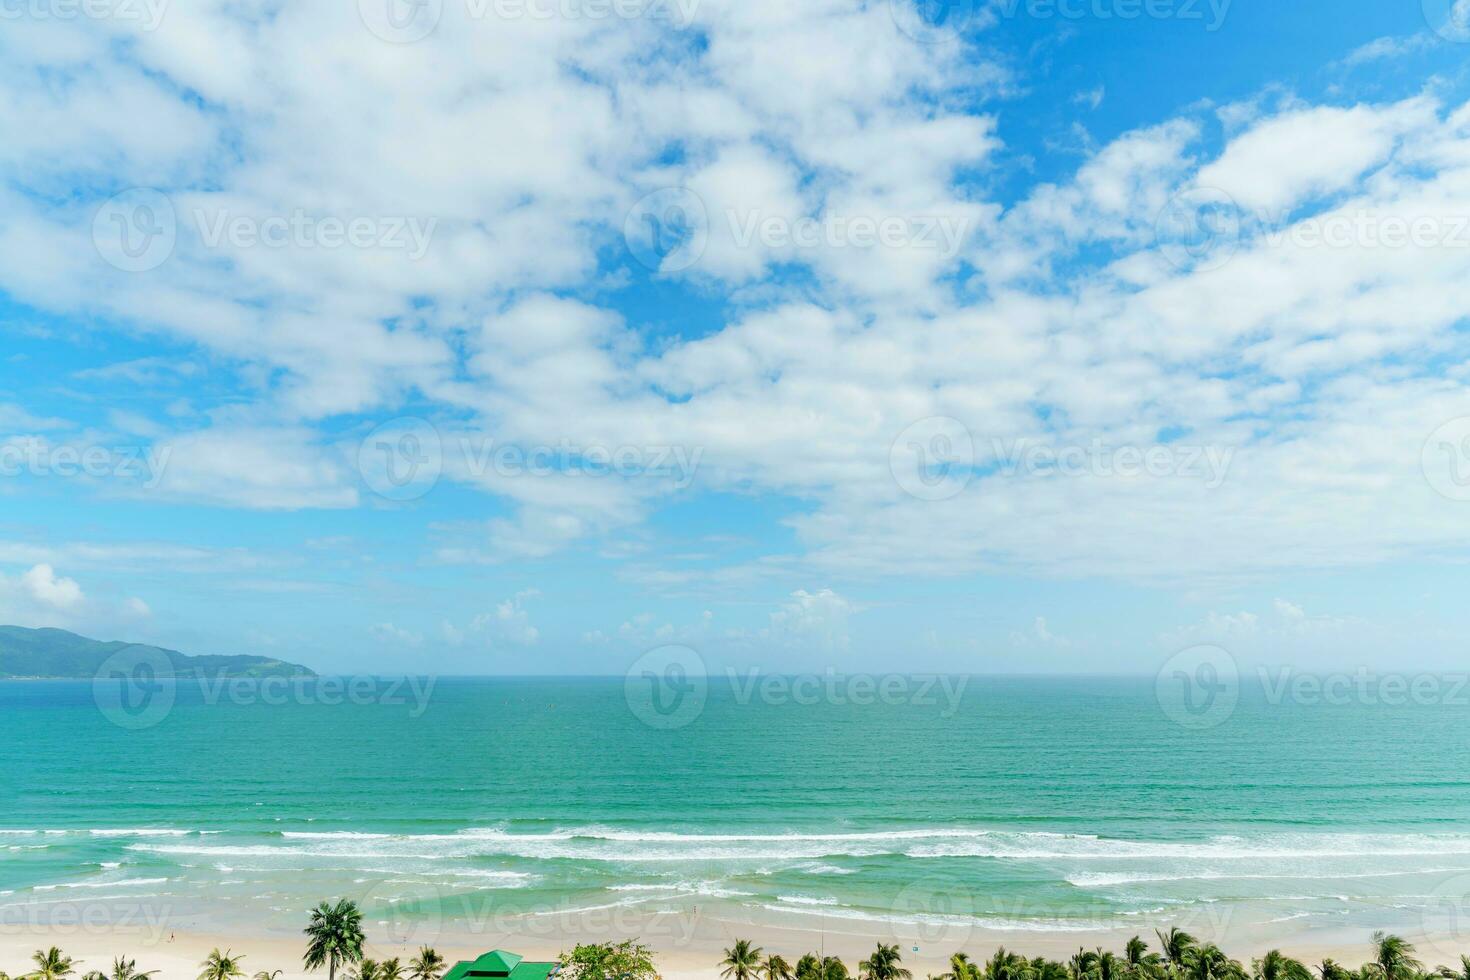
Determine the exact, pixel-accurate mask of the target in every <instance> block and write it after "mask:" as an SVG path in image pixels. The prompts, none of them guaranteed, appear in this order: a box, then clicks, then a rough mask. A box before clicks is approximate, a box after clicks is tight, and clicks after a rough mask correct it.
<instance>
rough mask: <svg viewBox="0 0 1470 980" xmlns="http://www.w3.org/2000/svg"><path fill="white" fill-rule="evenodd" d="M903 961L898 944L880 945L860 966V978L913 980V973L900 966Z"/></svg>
mask: <svg viewBox="0 0 1470 980" xmlns="http://www.w3.org/2000/svg"><path fill="white" fill-rule="evenodd" d="M902 959H903V957H902V956H901V955H899V952H898V944H897V943H891V944H887V945H885V944H884V943H878V945H877V947H876V948H875V949H874V950H873V953H872V955H871V956H869V957H868V958H867V959H865V960H863V961H862V962H861V963H859V964H858V976H860V977H861V978H862V980H911V978H912V977H913V975H914V974H913V972H912V971H910V970H906V969H904V968H903V967H901V966H899V965H898V964H899V962H900V961H901V960H902Z"/></svg>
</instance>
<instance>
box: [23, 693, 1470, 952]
mask: <svg viewBox="0 0 1470 980" xmlns="http://www.w3.org/2000/svg"><path fill="white" fill-rule="evenodd" d="M931 680H932V679H931ZM945 680H946V681H947V682H948V681H952V680H955V679H945ZM959 680H960V681H962V683H961V684H959V685H958V686H959V687H960V688H961V689H960V691H959V692H958V695H959V696H958V697H954V696H953V695H954V694H955V693H956V692H955V691H954V690H953V689H952V688H951V689H950V690H949V692H948V696H946V695H945V694H942V693H940V692H939V690H938V689H937V688H936V689H935V690H934V691H933V692H932V693H933V696H932V697H922V698H921V697H919V696H917V694H918V684H917V683H915V684H913V685H912V686H908V687H906V688H905V692H906V693H904V695H903V696H899V697H884V696H872V694H871V692H870V691H868V692H864V691H857V692H856V696H855V692H854V690H852V689H849V688H843V687H842V686H841V685H838V686H837V688H836V689H835V690H836V693H835V694H834V693H832V691H831V690H828V691H825V692H824V693H822V694H821V695H820V696H816V697H803V696H800V695H799V693H793V691H799V690H800V689H799V688H797V689H791V688H787V689H786V693H784V694H781V693H779V691H777V692H776V693H773V690H775V689H771V690H767V691H766V692H765V693H764V694H755V695H754V696H752V689H750V688H748V687H744V686H742V685H741V684H739V683H731V682H729V681H727V680H725V679H719V680H714V681H712V682H711V683H710V685H709V688H708V690H707V692H702V697H703V701H702V706H701V708H700V710H699V711H698V712H697V714H695V715H693V716H692V717H680V718H679V719H678V724H679V725H680V727H676V728H669V727H660V726H661V725H662V722H661V721H660V720H659V719H660V718H664V717H668V716H663V715H653V716H651V715H649V713H648V710H647V708H648V706H647V705H645V704H641V703H633V701H630V698H629V696H628V691H627V689H626V688H625V684H624V681H623V679H621V678H618V679H600V678H599V679H593V678H588V679H546V678H538V679H454V678H441V679H437V680H436V681H435V682H434V683H433V686H432V689H429V690H424V689H423V688H422V687H419V688H411V687H409V685H406V684H404V683H402V682H388V681H381V682H377V683H369V684H368V685H367V686H364V687H361V688H360V689H359V690H358V692H357V694H355V695H353V694H350V693H349V694H347V695H343V694H342V689H341V688H336V689H334V690H335V691H336V693H335V694H331V693H323V692H320V691H316V690H312V689H308V688H298V689H296V690H294V691H292V692H291V693H290V694H289V695H288V696H285V697H281V696H279V692H277V694H276V696H272V695H270V693H269V692H267V691H264V690H260V691H252V690H251V689H249V688H245V689H242V690H236V691H232V692H221V691H220V690H208V689H202V688H200V687H199V686H197V685H194V686H190V685H187V684H184V685H180V686H179V687H178V689H177V691H176V693H174V694H172V695H171V698H170V701H171V703H170V704H169V705H168V707H167V710H166V711H164V712H161V713H155V714H154V715H150V716H145V717H141V720H138V719H137V718H132V719H130V717H128V716H119V715H118V713H117V710H116V705H107V704H103V705H102V706H101V707H99V699H98V696H97V691H96V690H95V689H94V687H93V685H92V684H90V683H85V682H45V681H29V682H9V683H0V804H3V807H0V812H3V816H0V924H4V923H5V922H7V921H11V922H14V921H19V920H22V919H24V918H25V917H27V916H29V917H31V918H32V919H35V918H36V917H38V916H40V917H44V916H45V915H47V914H49V913H47V911H46V910H47V909H56V908H66V907H73V906H75V905H76V903H78V902H80V901H84V902H86V903H90V904H92V905H98V904H104V905H105V904H106V903H109V902H111V903H122V904H127V903H141V902H143V901H145V900H146V901H147V902H152V903H155V904H158V903H161V904H163V905H165V906H166V907H168V908H170V909H173V910H176V911H177V910H186V911H187V915H185V916H183V917H182V918H183V919H187V921H188V922H189V923H190V924H194V925H199V926H201V927H202V926H204V925H207V926H209V927H211V928H221V929H223V928H246V927H249V926H252V925H253V926H258V927H260V928H262V929H273V930H280V931H283V932H284V931H289V930H299V928H300V925H301V922H302V920H303V918H304V913H305V910H306V909H307V908H308V907H309V906H311V905H314V904H315V903H316V902H318V901H320V900H322V899H325V898H337V897H349V898H354V899H356V900H358V901H359V902H360V903H361V904H362V905H363V906H364V908H365V910H366V911H367V915H368V919H369V921H370V922H377V923H383V922H385V921H387V919H388V918H389V917H391V919H392V923H393V925H394V928H397V929H400V930H402V931H404V933H405V935H406V936H407V935H411V934H412V932H413V926H412V923H413V922H414V921H416V920H418V919H420V918H422V919H425V920H432V921H434V922H435V923H436V925H437V926H439V927H442V928H449V927H450V926H451V925H452V922H453V920H454V919H456V917H458V916H461V915H466V914H470V913H468V912H467V910H469V909H471V908H478V909H479V910H480V914H484V913H486V911H487V910H489V911H491V912H493V914H495V915H504V916H507V917H510V918H514V917H516V916H522V915H524V916H536V915H547V914H563V913H565V914H580V913H583V912H588V911H596V910H605V909H628V910H644V911H647V912H649V913H650V914H654V913H656V914H682V913H686V912H689V911H690V910H702V911H714V910H724V911H725V912H727V913H729V914H731V915H734V916H746V917H749V918H753V919H760V920H762V921H770V922H776V923H780V924H790V925H791V926H792V927H793V928H801V927H802V924H803V923H804V922H806V921H809V920H811V919H812V918H814V917H819V918H821V919H822V921H823V922H829V923H830V922H832V921H841V920H843V919H847V920H851V921H852V922H854V923H860V922H868V923H885V922H889V923H902V922H909V921H912V922H919V923H922V922H931V923H933V922H950V923H953V922H968V923H973V924H976V925H977V926H978V927H982V928H991V929H1003V930H1014V931H1017V932H1022V933H1026V932H1031V933H1059V934H1066V933H1069V932H1073V931H1076V932H1079V933H1080V932H1083V931H1088V930H1097V929H1098V928H1101V927H1106V928H1109V929H1111V928H1118V929H1124V930H1126V929H1133V930H1134V931H1138V932H1142V933H1145V934H1151V930H1152V929H1153V928H1154V927H1156V926H1157V927H1167V926H1168V925H1171V924H1179V923H1185V924H1189V923H1198V921H1199V918H1198V917H1199V915H1200V913H1201V911H1202V910H1213V911H1212V914H1217V915H1218V914H1219V913H1221V912H1228V911H1231V910H1239V912H1240V914H1241V915H1243V916H1247V917H1248V918H1250V919H1251V921H1254V922H1258V923H1260V924H1262V925H1263V926H1266V927H1276V928H1280V929H1281V930H1283V931H1284V932H1285V931H1292V932H1295V933H1300V932H1301V930H1312V929H1318V930H1336V931H1350V930H1358V931H1362V932H1364V935H1366V931H1367V930H1371V929H1380V928H1382V929H1389V930H1400V931H1406V932H1414V931H1418V930H1422V929H1426V928H1430V929H1433V928H1453V927H1454V926H1455V922H1454V921H1452V920H1453V917H1454V916H1455V915H1456V914H1457V911H1458V909H1459V907H1460V906H1461V905H1463V904H1464V895H1465V893H1466V892H1467V891H1470V877H1467V876H1470V763H1467V760H1470V752H1467V749H1470V708H1467V707H1466V706H1465V705H1464V704H1462V703H1460V701H1459V699H1458V698H1452V697H1442V698H1439V699H1407V700H1404V699H1394V703H1385V702H1384V700H1383V699H1380V698H1364V697H1353V698H1350V699H1348V700H1347V701H1346V702H1345V703H1344V702H1341V701H1331V702H1328V701H1320V702H1313V701H1311V700H1310V699H1306V700H1303V699H1287V700H1285V701H1283V700H1281V699H1280V698H1272V697H1271V696H1270V695H1269V692H1267V691H1265V690H1263V689H1262V688H1261V687H1260V686H1259V685H1251V684H1247V685H1246V686H1245V689H1244V690H1243V691H1242V692H1241V695H1240V699H1239V703H1238V704H1236V705H1235V706H1234V708H1233V710H1232V711H1231V712H1230V714H1229V716H1228V717H1227V718H1224V719H1223V720H1222V719H1214V720H1213V721H1212V724H1211V726H1210V727H1194V726H1190V725H1181V724H1179V723H1178V722H1177V718H1176V715H1175V713H1173V712H1171V711H1168V710H1163V709H1162V708H1161V706H1160V702H1159V700H1158V698H1157V697H1156V692H1155V684H1154V681H1153V679H1152V678H1149V679H1127V678H1121V679H1120V678H1106V679H1103V678H1066V679H1046V678H993V677H973V678H963V679H959ZM828 686H829V688H830V687H831V685H830V684H829V685H828ZM390 687H391V688H392V691H393V693H392V694H391V696H390ZM779 687H780V685H779V684H778V685H777V688H779ZM815 689H816V687H815V685H814V686H813V688H812V690H815ZM865 693H866V694H867V695H868V696H863V695H864V694H865ZM103 700H104V701H105V700H106V699H105V698H104V699H103ZM634 700H636V698H635V699H634ZM1400 702H1402V703H1400ZM120 717H121V721H122V724H118V723H117V722H118V721H119V718H120ZM650 717H652V718H653V719H654V724H649V723H647V721H648V719H649V718H650ZM1441 916H1443V917H1445V918H1444V919H1443V921H1441V919H1440V918H1438V917H1441Z"/></svg>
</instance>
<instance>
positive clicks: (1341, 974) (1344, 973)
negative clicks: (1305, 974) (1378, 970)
mask: <svg viewBox="0 0 1470 980" xmlns="http://www.w3.org/2000/svg"><path fill="white" fill-rule="evenodd" d="M1317 975H1318V976H1320V977H1321V978H1322V980H1354V977H1355V976H1356V974H1354V973H1353V972H1352V971H1351V970H1349V969H1347V968H1346V967H1343V966H1341V965H1339V964H1338V962H1337V961H1336V960H1334V959H1332V958H1331V957H1328V958H1327V959H1325V960H1323V961H1322V965H1321V966H1319V967H1317Z"/></svg>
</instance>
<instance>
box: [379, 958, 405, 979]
mask: <svg viewBox="0 0 1470 980" xmlns="http://www.w3.org/2000/svg"><path fill="white" fill-rule="evenodd" d="M378 980H403V967H402V966H401V965H400V964H399V962H398V957H396V956H395V957H393V958H392V959H391V960H384V961H383V962H381V963H379V964H378Z"/></svg>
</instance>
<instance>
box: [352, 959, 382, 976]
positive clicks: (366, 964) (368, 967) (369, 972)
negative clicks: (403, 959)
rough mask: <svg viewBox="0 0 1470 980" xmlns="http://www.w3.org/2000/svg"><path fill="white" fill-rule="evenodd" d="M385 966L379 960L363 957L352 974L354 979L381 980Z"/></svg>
mask: <svg viewBox="0 0 1470 980" xmlns="http://www.w3.org/2000/svg"><path fill="white" fill-rule="evenodd" d="M382 971H383V967H382V966H381V965H380V964H379V963H378V961H377V960H370V959H366V958H364V959H362V960H361V961H359V962H358V964H357V970H356V972H354V973H353V974H352V980H379V977H381V976H382Z"/></svg>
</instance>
